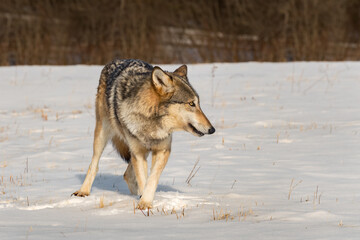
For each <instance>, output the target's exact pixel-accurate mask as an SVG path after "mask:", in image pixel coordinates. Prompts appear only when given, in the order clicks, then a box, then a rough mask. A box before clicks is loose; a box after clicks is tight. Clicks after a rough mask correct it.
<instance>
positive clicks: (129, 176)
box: [124, 162, 139, 195]
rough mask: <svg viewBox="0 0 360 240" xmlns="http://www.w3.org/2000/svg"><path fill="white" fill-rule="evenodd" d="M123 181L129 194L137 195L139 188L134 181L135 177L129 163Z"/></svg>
mask: <svg viewBox="0 0 360 240" xmlns="http://www.w3.org/2000/svg"><path fill="white" fill-rule="evenodd" d="M124 180H125V181H126V183H127V185H128V188H129V190H130V192H131V194H133V195H138V194H139V187H138V184H137V181H136V175H135V172H134V169H133V166H132V164H131V162H130V163H129V165H128V166H127V168H126V171H125V173H124Z"/></svg>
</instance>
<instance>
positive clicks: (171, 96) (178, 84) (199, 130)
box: [151, 65, 215, 137]
mask: <svg viewBox="0 0 360 240" xmlns="http://www.w3.org/2000/svg"><path fill="white" fill-rule="evenodd" d="M151 78H152V84H153V86H154V88H155V90H156V92H157V93H158V94H159V96H160V97H161V99H162V101H161V103H160V105H161V106H160V107H162V108H163V109H165V114H166V115H167V118H166V119H167V120H166V121H167V123H166V124H167V125H168V127H169V128H170V130H171V131H178V130H184V131H187V132H190V133H192V134H193V135H195V136H198V137H201V136H203V135H204V134H213V133H214V132H215V128H214V127H213V126H212V125H211V123H210V121H209V120H208V119H207V117H206V116H205V114H204V113H203V111H202V110H201V108H200V99H199V95H198V94H197V93H196V91H195V90H194V88H193V87H192V86H191V84H190V82H189V80H188V78H187V67H186V65H182V66H181V67H179V68H178V69H176V70H175V71H174V72H172V73H171V72H165V71H163V70H162V69H161V68H160V67H154V69H153V71H152V74H151Z"/></svg>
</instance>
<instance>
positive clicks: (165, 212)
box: [0, 62, 360, 239]
mask: <svg viewBox="0 0 360 240" xmlns="http://www.w3.org/2000/svg"><path fill="white" fill-rule="evenodd" d="M162 67H163V68H164V69H166V70H174V69H176V67H177V66H174V65H163V66H162ZM188 67H189V70H188V71H189V79H190V81H191V82H192V84H193V86H194V87H195V89H196V90H197V91H198V93H199V95H200V98H201V106H202V108H203V110H204V112H205V113H206V114H207V116H208V117H209V119H210V120H211V121H212V123H213V124H214V126H215V128H216V133H215V134H214V135H211V136H204V137H202V138H196V137H194V136H192V135H191V134H189V133H185V132H182V133H175V134H174V139H173V145H172V153H171V156H170V159H169V162H168V165H167V166H166V168H165V170H164V172H163V174H162V176H161V178H160V182H159V186H158V190H157V192H156V195H155V200H154V209H153V210H152V211H151V212H150V211H149V212H147V211H144V212H141V211H140V210H135V212H134V204H136V203H137V201H138V198H137V197H136V196H132V195H130V193H129V190H128V189H127V185H126V183H125V182H124V180H123V178H122V174H123V173H124V171H125V169H126V164H125V163H124V162H123V161H122V160H120V158H119V157H118V156H117V155H116V153H115V152H114V151H113V149H112V146H111V145H110V144H109V146H108V147H107V148H106V149H105V151H104V153H103V156H102V158H101V160H100V170H99V172H98V175H97V177H96V179H95V182H94V185H93V189H92V192H91V195H90V196H89V197H86V198H76V197H70V194H71V193H73V192H74V191H75V190H78V189H79V188H80V186H81V184H82V181H83V179H84V177H85V174H86V170H87V167H88V165H89V164H90V160H91V155H92V140H93V129H94V124H95V119H94V96H95V93H96V88H97V84H98V78H99V75H100V71H101V69H102V67H101V66H31V67H30V66H18V67H1V68H0V79H1V80H0V239H63V238H69V239H75V238H76V239H100V238H101V239H120V238H121V239H145V238H149V239H169V238H171V239H185V238H191V239H240V238H244V239H358V238H359V236H360V208H359V203H360V182H359V180H360V161H359V158H360V147H359V140H360V105H359V103H360V94H359V89H360V78H359V76H360V62H294V63H232V64H228V63H215V64H198V65H189V66H188ZM198 160H199V163H198V165H197V167H196V169H197V168H198V167H200V168H199V170H198V172H197V173H196V174H195V176H194V177H193V178H192V179H191V181H190V184H187V183H185V181H186V179H187V178H188V176H189V174H190V172H191V170H192V169H193V167H194V164H195V163H196V162H197V161H198ZM148 214H149V216H147V215H148Z"/></svg>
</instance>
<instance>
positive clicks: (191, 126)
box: [189, 123, 204, 137]
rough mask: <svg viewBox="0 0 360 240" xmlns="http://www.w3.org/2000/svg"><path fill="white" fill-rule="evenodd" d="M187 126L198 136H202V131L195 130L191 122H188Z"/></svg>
mask: <svg viewBox="0 0 360 240" xmlns="http://www.w3.org/2000/svg"><path fill="white" fill-rule="evenodd" d="M189 127H190V128H191V129H192V130H193V131H194V132H195V133H196V134H197V135H199V136H200V137H201V136H204V133H202V132H200V131H199V130H197V129H196V128H195V127H194V126H193V125H192V124H191V123H189Z"/></svg>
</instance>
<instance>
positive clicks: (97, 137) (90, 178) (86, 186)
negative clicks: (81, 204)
mask: <svg viewBox="0 0 360 240" xmlns="http://www.w3.org/2000/svg"><path fill="white" fill-rule="evenodd" d="M108 140H109V134H108V133H107V132H106V130H105V129H104V127H103V125H102V123H101V122H100V121H97V122H96V127H95V132H94V145H93V156H92V160H91V163H90V166H89V169H88V171H87V174H86V177H85V180H84V183H83V184H82V186H81V188H80V190H78V191H76V192H74V193H73V194H72V195H75V196H78V197H85V196H88V195H89V194H90V190H91V186H92V184H93V182H94V179H95V176H96V173H97V171H98V169H99V160H100V156H101V154H102V152H103V151H104V148H105V146H106V143H107V142H108Z"/></svg>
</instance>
